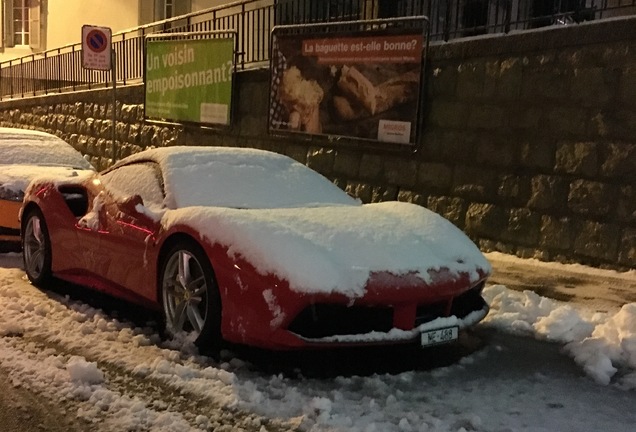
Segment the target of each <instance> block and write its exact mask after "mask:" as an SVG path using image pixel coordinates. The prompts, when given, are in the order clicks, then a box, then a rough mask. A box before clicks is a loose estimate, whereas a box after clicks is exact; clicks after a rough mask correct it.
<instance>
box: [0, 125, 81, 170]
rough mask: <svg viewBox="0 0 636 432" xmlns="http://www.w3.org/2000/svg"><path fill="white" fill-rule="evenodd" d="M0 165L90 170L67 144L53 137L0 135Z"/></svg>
mask: <svg viewBox="0 0 636 432" xmlns="http://www.w3.org/2000/svg"><path fill="white" fill-rule="evenodd" d="M0 165H39V166H66V167H72V168H77V169H92V167H91V164H90V163H89V162H88V161H87V160H86V159H84V158H83V157H82V155H81V154H80V153H79V152H78V151H77V150H75V149H74V148H73V147H71V146H70V145H69V144H68V143H66V142H65V141H63V140H61V139H60V138H58V137H56V136H53V135H38V134H28V133H24V132H16V133H0Z"/></svg>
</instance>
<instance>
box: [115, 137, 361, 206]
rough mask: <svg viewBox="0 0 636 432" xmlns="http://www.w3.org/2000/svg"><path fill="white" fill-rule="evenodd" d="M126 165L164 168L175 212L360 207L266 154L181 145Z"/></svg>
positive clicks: (311, 174)
mask: <svg viewBox="0 0 636 432" xmlns="http://www.w3.org/2000/svg"><path fill="white" fill-rule="evenodd" d="M126 160H128V161H131V160H132V161H139V160H154V161H155V162H158V163H159V164H160V165H161V167H162V172H163V175H164V180H165V185H164V187H165V192H166V201H167V203H168V206H169V207H171V208H184V207H191V206H216V207H233V208H281V207H298V206H307V205H312V204H315V205H320V204H344V205H359V202H358V201H357V200H355V199H353V198H351V197H349V196H348V195H347V194H345V193H343V192H342V190H341V189H339V188H338V187H337V186H336V185H334V184H332V183H331V182H330V181H329V180H327V179H326V178H324V177H323V176H321V175H320V174H318V173H316V172H315V171H313V170H310V169H309V168H307V167H306V166H305V165H303V164H301V163H299V162H296V161H295V160H293V159H291V158H289V157H287V156H283V155H280V154H277V153H273V152H269V151H265V150H258V149H252V148H235V147H185V146H177V147H165V148H160V149H151V150H146V151H144V152H141V153H137V154H135V155H133V156H130V157H129V158H127V159H126Z"/></svg>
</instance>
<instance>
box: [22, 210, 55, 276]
mask: <svg viewBox="0 0 636 432" xmlns="http://www.w3.org/2000/svg"><path fill="white" fill-rule="evenodd" d="M20 231H21V236H20V237H21V244H22V257H23V263H24V269H25V272H26V274H27V277H28V278H29V280H30V281H31V283H33V284H34V285H36V286H38V287H44V286H46V285H47V284H48V283H50V282H51V280H52V279H53V273H52V270H51V265H52V256H53V254H52V247H51V237H50V233H49V230H48V226H47V223H46V219H45V217H44V213H43V212H42V210H41V209H40V207H39V206H37V205H36V204H33V203H30V204H29V205H27V206H26V207H25V208H24V209H23V211H22V215H21V221H20Z"/></svg>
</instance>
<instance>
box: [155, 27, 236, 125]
mask: <svg viewBox="0 0 636 432" xmlns="http://www.w3.org/2000/svg"><path fill="white" fill-rule="evenodd" d="M233 65H234V39H233V38H214V39H194V40H192V39H190V40H186V39H178V40H168V39H159V38H148V39H147V42H146V81H145V82H146V92H145V111H146V112H145V116H146V117H147V118H149V119H161V120H170V121H176V122H194V123H206V124H221V125H229V124H230V112H231V101H232V70H233Z"/></svg>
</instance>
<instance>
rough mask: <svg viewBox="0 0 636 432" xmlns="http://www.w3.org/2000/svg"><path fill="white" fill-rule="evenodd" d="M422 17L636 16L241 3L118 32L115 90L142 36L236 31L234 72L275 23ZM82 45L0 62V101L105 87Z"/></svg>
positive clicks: (503, 6) (509, 8) (264, 46)
mask: <svg viewBox="0 0 636 432" xmlns="http://www.w3.org/2000/svg"><path fill="white" fill-rule="evenodd" d="M416 15H426V16H428V17H429V25H430V33H429V38H430V40H432V41H440V40H443V41H448V40H450V39H454V38H460V37H467V36H474V35H480V34H488V33H508V32H510V31H518V30H525V29H532V28H538V27H542V26H549V25H568V24H572V23H578V22H581V21H588V20H598V19H603V18H608V17H612V16H616V15H636V0H245V1H239V2H234V3H229V4H227V5H224V6H219V7H216V8H210V9H205V10H202V11H198V12H193V13H190V14H187V15H181V16H179V17H175V18H172V19H168V20H164V21H158V22H154V23H151V24H147V25H143V26H139V27H135V28H133V29H130V30H126V31H122V32H119V33H116V34H114V35H113V37H112V41H113V44H112V48H113V50H114V51H115V53H116V56H117V61H116V71H115V76H116V79H117V82H118V84H121V85H127V84H131V83H138V82H141V81H142V79H143V68H144V38H145V36H146V35H149V34H154V33H159V32H201V31H215V30H234V31H236V32H237V35H238V41H237V47H238V51H237V62H236V64H237V67H238V68H240V69H244V68H246V67H254V66H258V65H264V64H265V63H266V62H267V61H268V60H269V41H270V40H269V35H270V32H271V30H272V28H273V27H274V25H277V24H302V23H316V22H332V21H343V20H360V19H376V18H389V17H400V16H416ZM81 49H82V44H81V43H76V44H71V45H66V46H63V47H60V48H55V49H51V50H47V51H44V52H41V53H37V54H31V55H28V56H25V57H21V58H18V59H14V60H9V61H5V62H2V63H0V100H2V99H6V98H15V97H26V96H32V95H33V96H34V95H38V94H48V93H61V92H64V91H75V90H79V89H91V88H97V87H108V86H109V85H111V83H112V77H111V72H110V71H94V70H87V69H84V68H83V67H82V57H81Z"/></svg>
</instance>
